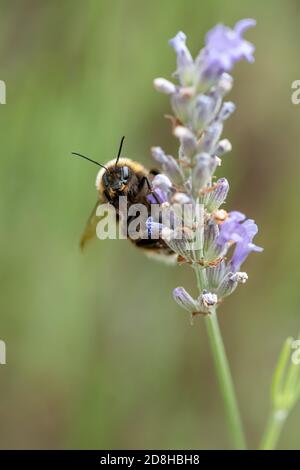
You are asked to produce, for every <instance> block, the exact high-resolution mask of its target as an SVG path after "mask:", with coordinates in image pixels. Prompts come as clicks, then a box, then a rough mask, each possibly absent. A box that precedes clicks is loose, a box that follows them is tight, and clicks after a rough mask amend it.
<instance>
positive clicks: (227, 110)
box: [218, 101, 236, 121]
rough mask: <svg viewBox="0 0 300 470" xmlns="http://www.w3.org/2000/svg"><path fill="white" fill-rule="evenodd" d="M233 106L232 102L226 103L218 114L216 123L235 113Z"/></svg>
mask: <svg viewBox="0 0 300 470" xmlns="http://www.w3.org/2000/svg"><path fill="white" fill-rule="evenodd" d="M235 108H236V106H235V104H234V103H232V101H226V102H225V103H223V106H222V108H221V110H220V112H219V114H218V121H225V119H228V118H229V116H230V115H231V114H232V113H233V112H234V111H235Z"/></svg>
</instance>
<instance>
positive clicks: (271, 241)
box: [0, 0, 300, 449]
mask: <svg viewBox="0 0 300 470" xmlns="http://www.w3.org/2000/svg"><path fill="white" fill-rule="evenodd" d="M299 6H300V5H299V2H298V1H297V0H289V1H287V0H281V1H277V0H272V1H270V0H269V1H265V2H261V1H260V0H251V1H250V0H247V1H240V0H231V1H230V2H224V1H222V0H209V1H208V0H207V1H199V0H197V1H192V0H189V1H185V0H164V1H158V0H153V1H152V2H146V1H144V2H141V1H139V0H119V1H114V2H110V1H108V0H107V1H102V0H99V1H97V0H87V1H85V2H81V1H79V0H76V1H74V0H64V1H59V0H54V1H43V2H41V1H37V0H26V1H21V0H19V1H5V0H2V1H1V2H0V63H1V67H0V69H1V73H0V79H1V80H4V81H5V82H6V86H7V104H6V105H2V106H0V135H1V138H0V139H1V141H0V142H1V165H0V193H1V196H0V214H1V231H0V246H1V261H0V276H1V281H0V288H1V296H0V303H1V304H0V305H1V316H0V339H3V340H5V342H6V345H7V365H5V366H4V365H2V366H0V423H1V424H0V446H1V448H4V449H12V448H23V449H24V448H25V449H26V448H59V449H65V448H71V449H90V448H98V449H104V448H109V449H115V448H128V449H134V448H141V449H143V448H144V449H149V448H157V449H159V448H175V449H176V448H178V449H179V448H187V449H188V448H194V449H214V448H228V447H229V446H230V442H229V439H228V433H227V429H226V425H225V419H224V412H223V406H222V402H221V399H220V395H219V390H218V387H217V383H216V379H215V375H214V370H213V364H212V359H211V354H210V351H209V348H208V342H207V338H206V332H205V328H204V324H203V322H202V320H201V319H198V321H196V322H195V324H194V326H193V327H191V326H190V323H189V319H188V315H185V313H184V311H182V310H180V309H179V308H178V307H177V306H176V304H175V303H174V302H173V300H172V297H171V291H172V289H173V288H174V287H175V286H178V285H184V286H185V287H186V288H189V289H190V290H191V291H192V292H196V286H195V282H194V278H193V276H192V273H191V272H190V270H189V269H188V268H187V267H178V268H170V267H166V266H164V265H161V264H158V263H155V262H152V261H149V260H148V259H147V258H146V257H144V256H143V255H142V254H141V253H139V252H138V251H136V250H135V248H134V247H133V246H131V245H130V244H129V243H128V242H126V241H107V242H100V241H99V240H97V241H95V243H93V244H91V245H90V246H89V248H88V249H87V250H86V252H85V253H84V254H82V253H81V252H80V250H79V247H78V240H79V237H80V234H81V232H82V229H83V226H84V224H85V221H86V218H87V217H88V215H89V213H90V210H91V208H92V207H93V205H94V203H95V200H96V192H95V187H94V181H95V176H96V173H97V168H96V167H94V166H93V165H90V164H88V163H86V162H84V161H82V160H80V159H72V158H71V157H70V152H71V151H79V152H83V153H85V154H87V155H91V156H93V157H94V158H95V159H98V160H99V161H101V162H103V163H104V162H105V161H107V160H109V159H111V158H112V157H113V156H114V155H115V153H116V150H117V148H118V145H119V141H120V137H121V136H122V135H123V134H124V135H125V136H126V141H125V148H124V155H126V156H129V157H131V158H134V159H137V160H140V161H142V162H143V163H145V164H146V165H151V161H150V151H149V149H150V147H151V146H152V145H160V146H162V147H163V148H165V149H166V150H167V151H168V152H170V153H173V154H176V148H177V142H176V140H175V138H174V137H172V135H171V133H170V125H169V122H167V121H166V120H165V119H164V117H163V115H164V114H165V113H168V112H169V111H170V108H169V102H168V99H167V97H165V96H164V95H161V94H158V93H157V92H155V91H154V89H153V86H152V81H153V79H154V78H155V77H156V76H165V77H167V78H168V77H170V76H171V73H172V72H173V70H174V68H175V57H174V54H173V51H172V50H171V48H170V47H169V45H168V43H167V41H168V39H169V38H170V37H173V36H174V35H175V33H176V32H177V31H178V30H180V29H182V30H183V31H185V32H186V33H187V35H188V43H189V46H190V48H191V50H192V51H193V53H197V52H198V50H199V49H200V47H201V46H202V44H203V37H204V34H205V32H206V31H207V30H208V29H210V28H211V27H212V26H213V25H214V24H215V23H217V22H224V23H226V24H228V25H232V26H233V25H234V23H235V22H236V21H237V20H238V19H240V18H244V17H252V18H256V19H257V22H258V24H257V27H256V28H255V30H251V31H249V32H248V33H247V38H248V39H249V40H251V41H252V42H254V44H255V45H256V48H257V50H256V54H255V56H256V61H255V63H254V64H253V65H249V64H247V63H240V64H238V65H237V66H236V68H235V71H234V77H235V87H234V89H233V91H232V92H231V94H230V99H232V100H233V101H235V102H236V104H237V110H236V112H235V114H234V115H233V117H232V118H231V119H230V120H229V121H228V122H227V123H226V126H225V132H224V136H226V137H228V138H229V139H230V140H231V141H232V144H233V151H232V152H231V154H228V155H227V156H226V157H225V158H224V161H223V166H222V168H221V169H220V170H219V171H218V174H219V175H222V176H226V177H227V178H229V179H230V182H231V193H230V197H229V199H228V202H227V207H228V208H230V209H233V208H234V209H238V210H241V211H243V212H245V213H247V214H248V216H250V217H253V218H254V219H255V220H256V221H257V223H258V224H259V227H260V233H259V236H258V237H257V239H256V240H257V243H258V244H259V245H261V246H264V248H265V251H264V253H263V254H262V255H257V254H253V255H252V256H251V257H250V258H249V260H248V262H247V266H246V269H247V271H248V274H249V282H248V284H247V286H245V287H241V288H239V289H238V291H237V292H236V293H235V295H233V296H231V297H230V298H229V299H228V300H227V301H226V303H224V304H223V306H222V309H221V310H220V321H221V326H222V330H223V333H224V340H225V343H226V347H227V350H228V355H229V357H230V361H231V366H232V371H233V375H234V380H235V383H236V387H237V393H238V398H239V401H240V405H241V409H242V414H243V418H244V421H245V425H246V429H247V436H248V440H249V445H250V447H252V448H254V447H255V446H257V444H258V440H259V437H260V435H261V433H262V430H263V428H264V425H265V422H266V417H267V412H268V407H269V385H270V380H271V374H272V370H273V367H274V365H275V362H276V359H277V355H278V352H279V349H280V347H281V344H282V342H283V340H284V339H285V338H286V336H287V335H292V336H296V335H297V333H298V330H299V329H300V289H299V279H300V276H299V261H300V259H299V258H300V246H299V229H300V217H299V203H298V201H299V174H300V159H299V151H300V132H299V129H300V105H299V106H295V105H293V104H292V103H291V83H292V81H293V80H296V79H300V59H299V22H300V8H299ZM299 419H300V406H299V405H298V406H297V407H296V409H295V410H294V412H293V413H292V415H291V416H290V418H289V420H288V423H287V425H286V427H285V429H284V432H283V435H282V438H281V439H280V444H279V447H280V448H282V449H292V448H298V449H299V448H300V431H299Z"/></svg>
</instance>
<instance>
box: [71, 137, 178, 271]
mask: <svg viewBox="0 0 300 470" xmlns="http://www.w3.org/2000/svg"><path fill="white" fill-rule="evenodd" d="M124 138H125V136H123V137H122V139H121V143H120V147H119V151H118V155H117V158H116V159H113V160H110V161H109V162H107V163H106V165H102V164H101V163H99V162H97V161H95V160H92V159H90V158H88V157H86V156H84V155H82V154H80V153H77V152H72V154H73V155H77V156H79V157H82V158H84V159H86V160H88V161H90V162H92V163H94V164H96V165H98V166H100V167H101V169H100V170H99V172H98V174H97V177H96V189H97V192H98V199H97V202H96V205H95V207H94V208H93V210H92V213H91V215H90V217H89V219H88V221H87V224H86V227H85V230H84V232H83V234H82V237H81V239H80V246H81V248H82V249H83V248H84V247H85V245H86V243H87V242H88V241H89V240H91V239H92V238H94V237H95V235H96V226H97V224H98V222H99V217H98V216H97V208H98V206H99V204H105V203H108V204H111V205H112V206H113V207H114V208H115V210H116V214H117V217H119V216H120V215H121V214H120V212H119V198H120V197H121V196H126V197H127V207H128V208H129V207H130V206H131V205H132V204H143V205H144V206H145V207H146V208H147V211H148V216H149V217H150V215H151V202H149V200H148V198H147V196H149V195H151V194H152V195H153V197H154V199H155V193H154V192H153V189H152V184H151V182H152V180H153V178H154V176H155V175H156V174H158V171H156V170H150V171H149V170H147V169H146V168H145V167H144V166H143V165H142V164H141V163H138V162H136V161H133V160H130V159H129V158H120V156H121V151H122V146H123V142H124ZM157 203H159V201H157ZM132 220H133V217H132V216H127V220H126V223H127V228H128V225H129V224H130V222H132ZM127 235H128V238H129V239H130V240H131V241H132V242H133V243H134V244H135V246H136V247H138V248H141V249H143V250H144V251H145V253H146V254H147V255H149V256H152V257H157V258H158V259H160V260H163V261H167V262H171V263H172V262H174V261H175V259H176V255H175V254H174V252H173V251H172V250H171V249H170V248H169V247H168V246H167V245H166V243H165V242H164V240H162V239H161V238H159V239H151V238H138V239H132V238H130V235H129V234H128V233H127Z"/></svg>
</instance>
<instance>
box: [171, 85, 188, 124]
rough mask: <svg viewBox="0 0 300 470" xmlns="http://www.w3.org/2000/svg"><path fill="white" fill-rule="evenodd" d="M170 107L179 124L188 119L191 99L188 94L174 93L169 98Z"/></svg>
mask: <svg viewBox="0 0 300 470" xmlns="http://www.w3.org/2000/svg"><path fill="white" fill-rule="evenodd" d="M171 106H172V109H173V111H174V113H175V115H176V116H177V118H178V119H179V120H180V121H181V122H186V121H187V120H188V119H189V115H190V108H191V98H190V96H189V95H188V94H183V93H180V92H176V93H174V94H173V95H172V96H171Z"/></svg>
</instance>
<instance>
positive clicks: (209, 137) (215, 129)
mask: <svg viewBox="0 0 300 470" xmlns="http://www.w3.org/2000/svg"><path fill="white" fill-rule="evenodd" d="M222 131H223V124H222V123H221V122H219V121H216V122H214V123H213V124H211V125H210V126H209V127H208V128H207V129H206V131H205V134H204V138H203V140H202V141H201V149H203V151H204V152H208V153H212V152H214V149H215V148H216V145H217V142H218V140H219V138H220V136H221V134H222Z"/></svg>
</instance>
